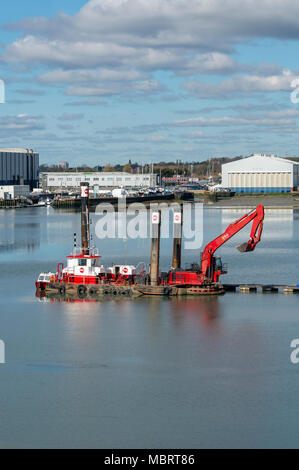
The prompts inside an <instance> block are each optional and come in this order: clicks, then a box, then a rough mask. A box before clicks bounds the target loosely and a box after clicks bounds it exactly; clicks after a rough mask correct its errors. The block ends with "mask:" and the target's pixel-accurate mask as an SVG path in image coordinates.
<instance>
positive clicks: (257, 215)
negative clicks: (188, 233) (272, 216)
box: [201, 204, 264, 276]
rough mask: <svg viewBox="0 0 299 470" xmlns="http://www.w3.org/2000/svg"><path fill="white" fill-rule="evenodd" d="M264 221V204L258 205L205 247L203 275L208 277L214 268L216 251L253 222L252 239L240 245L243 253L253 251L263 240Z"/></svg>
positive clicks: (239, 248)
mask: <svg viewBox="0 0 299 470" xmlns="http://www.w3.org/2000/svg"><path fill="white" fill-rule="evenodd" d="M263 220H264V206H263V205H262V204H258V206H257V207H256V209H255V210H252V211H251V212H249V214H245V215H243V217H241V218H240V219H238V220H236V221H235V222H233V223H232V224H230V225H229V226H228V227H227V229H226V230H225V232H223V233H222V234H221V235H219V236H218V237H217V238H215V239H214V240H213V241H211V242H210V243H209V244H208V245H207V246H206V247H205V249H204V251H203V254H202V265H201V266H202V274H203V275H204V276H206V274H207V272H208V270H209V269H210V268H211V267H212V260H213V255H214V253H215V251H216V250H217V249H218V248H219V247H220V246H222V245H223V244H224V243H226V242H227V241H228V240H229V239H230V238H232V237H233V236H234V235H236V233H238V232H239V231H240V230H242V229H243V228H244V227H245V226H246V225H248V224H249V223H250V222H251V221H253V224H252V228H251V232H250V238H249V240H248V242H246V243H243V244H242V245H240V246H239V247H238V250H239V251H240V252H242V253H244V252H247V251H253V250H254V248H255V247H256V245H257V243H258V242H259V241H260V239H261V235H262V230H263Z"/></svg>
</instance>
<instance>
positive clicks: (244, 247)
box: [237, 242, 254, 253]
mask: <svg viewBox="0 0 299 470" xmlns="http://www.w3.org/2000/svg"><path fill="white" fill-rule="evenodd" d="M253 249H254V247H252V245H251V244H250V243H248V242H245V243H242V245H240V246H237V250H239V251H240V252H241V253H245V252H246V251H252V250H253Z"/></svg>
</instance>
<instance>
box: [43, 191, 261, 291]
mask: <svg viewBox="0 0 299 470" xmlns="http://www.w3.org/2000/svg"><path fill="white" fill-rule="evenodd" d="M263 218H264V208H263V206H262V205H259V206H257V208H256V210H255V211H252V212H251V213H249V214H248V215H247V214H245V215H244V216H243V217H241V218H240V219H239V220H237V221H236V222H234V223H232V224H231V225H229V227H228V228H227V229H226V231H225V232H224V233H223V234H222V235H220V236H219V237H217V238H215V240H213V241H212V242H210V243H209V244H208V245H207V246H206V247H205V249H204V251H203V253H202V254H201V260H200V264H193V265H191V267H190V268H189V269H185V270H183V269H181V238H182V223H183V219H182V210H181V209H179V210H178V211H177V212H175V213H174V238H173V259H172V269H171V270H170V271H169V272H166V273H161V272H160V271H159V254H160V253H159V252H160V227H161V212H160V211H157V212H153V213H152V219H151V220H152V227H151V228H152V243H151V263H150V273H147V272H146V269H145V265H144V263H140V264H139V265H138V266H137V267H135V266H131V265H123V264H119V265H114V266H110V267H108V268H106V267H105V266H104V265H103V264H101V257H100V256H99V254H98V252H97V249H96V248H91V247H90V222H89V187H88V184H87V183H82V184H81V245H82V246H81V248H80V249H79V250H77V249H76V248H75V250H74V252H73V254H72V255H70V256H68V257H67V266H66V267H64V266H63V264H62V263H59V264H58V266H57V272H56V273H42V274H40V276H39V278H38V280H37V281H36V287H37V289H38V295H40V294H41V293H43V294H45V295H50V294H51V295H60V296H65V295H71V296H75V297H76V296H77V297H78V298H86V297H92V298H97V297H103V296H114V297H119V296H121V297H126V296H127V297H129V296H130V297H138V296H141V295H158V296H175V295H215V294H218V295H219V294H223V293H224V289H223V287H222V286H221V284H219V277H220V275H221V274H225V273H226V272H227V270H226V267H225V266H224V265H223V264H222V262H221V259H220V258H219V257H216V256H214V254H215V251H216V250H217V249H218V248H219V247H220V246H221V245H223V244H224V243H225V242H226V241H227V240H229V239H230V238H231V237H233V236H234V235H235V234H236V233H237V232H239V231H240V230H241V229H242V228H243V227H245V226H246V225H247V224H248V223H250V222H251V221H252V222H253V225H252V230H251V235H250V239H249V241H248V243H245V244H244V245H242V246H241V247H239V249H240V251H253V249H254V248H255V246H256V244H257V243H258V242H259V240H260V237H261V233H262V226H263Z"/></svg>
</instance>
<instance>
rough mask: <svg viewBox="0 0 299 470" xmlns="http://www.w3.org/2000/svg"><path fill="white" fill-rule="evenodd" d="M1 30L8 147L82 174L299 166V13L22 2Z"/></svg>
mask: <svg viewBox="0 0 299 470" xmlns="http://www.w3.org/2000/svg"><path fill="white" fill-rule="evenodd" d="M0 21H1V29H0V78H1V79H3V80H4V83H5V92H6V101H5V103H3V104H0V146H1V147H24V148H33V149H35V150H36V151H38V152H39V153H40V160H41V162H43V163H56V162H59V161H64V160H66V161H69V162H70V163H71V164H72V165H80V164H83V163H85V164H90V165H96V164H105V163H107V162H112V163H126V162H127V161H128V160H129V159H131V160H133V161H138V162H140V163H141V162H143V163H145V162H157V161H161V160H165V161H170V160H177V159H180V160H183V161H200V160H204V159H206V158H211V157H213V156H217V157H220V156H235V155H249V154H251V153H253V152H269V153H276V154H278V155H280V156H291V155H299V153H298V152H297V148H298V137H297V132H298V124H297V120H298V117H299V103H298V104H297V103H293V102H291V100H290V94H291V92H292V91H293V89H294V87H292V82H293V81H294V80H295V79H297V78H299V66H298V65H297V57H298V40H299V4H297V2H293V1H291V0H271V1H269V0H259V1H257V0H244V1H243V2H242V8H240V1H239V0H226V1H223V0H209V1H207V0H151V1H150V2H149V1H148V0H89V1H79V0H52V1H48V2H41V1H40V0H26V2H24V1H21V0H11V1H10V2H7V4H6V5H5V6H2V11H1V20H0ZM298 83H299V82H298ZM298 96H299V93H298Z"/></svg>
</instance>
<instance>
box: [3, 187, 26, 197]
mask: <svg viewBox="0 0 299 470" xmlns="http://www.w3.org/2000/svg"><path fill="white" fill-rule="evenodd" d="M29 194H30V187H29V186H28V185H22V184H18V185H16V186H6V185H5V186H0V199H18V198H20V197H27V196H29Z"/></svg>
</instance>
